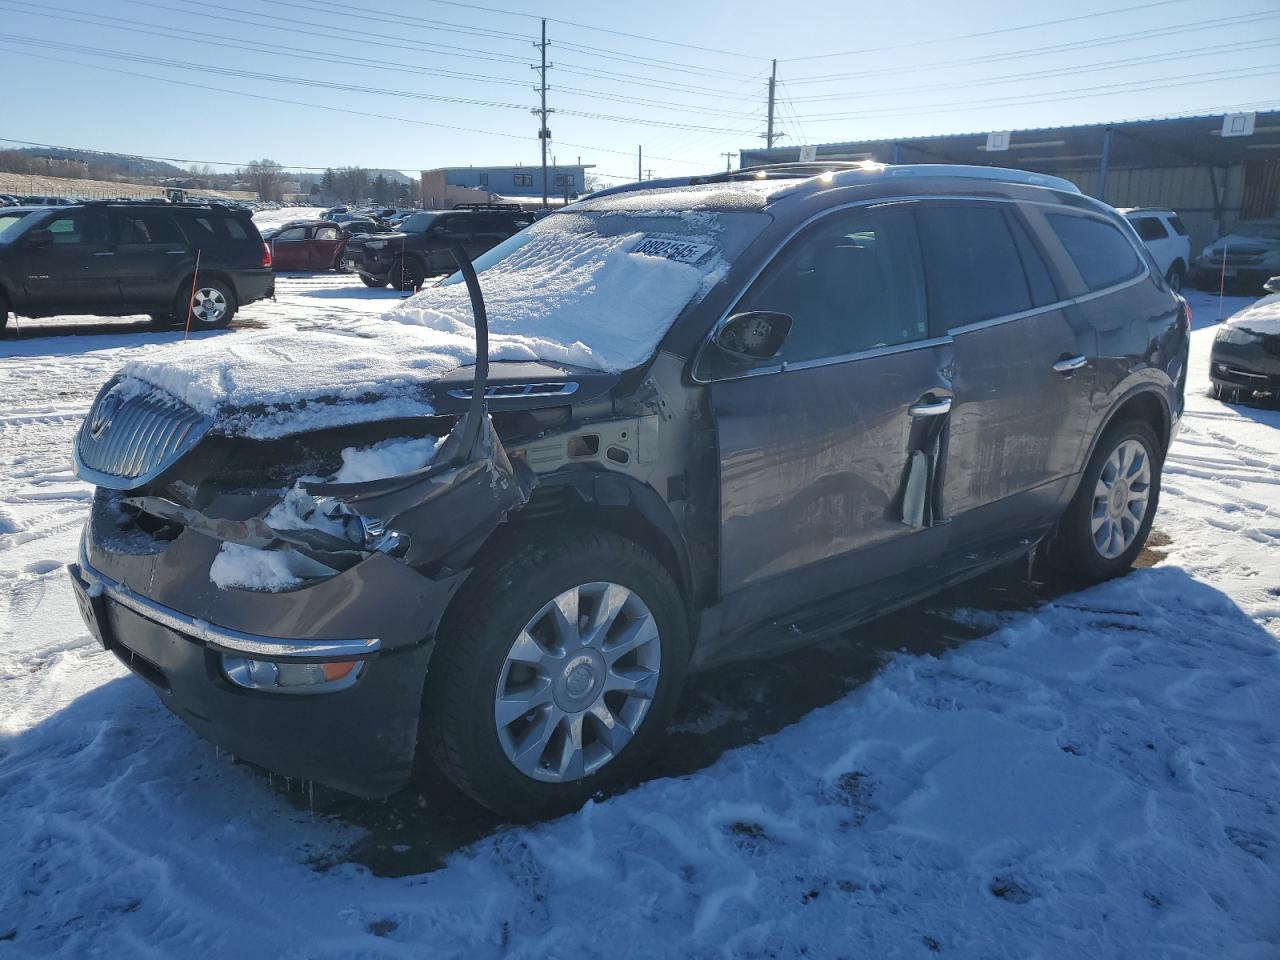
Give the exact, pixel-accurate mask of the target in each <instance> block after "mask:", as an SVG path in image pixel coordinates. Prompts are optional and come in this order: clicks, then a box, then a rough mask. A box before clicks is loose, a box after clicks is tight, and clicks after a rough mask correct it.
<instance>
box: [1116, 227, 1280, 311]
mask: <svg viewBox="0 0 1280 960" xmlns="http://www.w3.org/2000/svg"><path fill="white" fill-rule="evenodd" d="M1120 212H1121V213H1122V214H1124V216H1125V219H1127V220H1128V221H1129V223H1130V225H1131V226H1132V227H1133V229H1134V230H1135V231H1136V232H1137V234H1138V236H1139V237H1140V238H1141V239H1142V242H1143V244H1144V245H1145V246H1146V248H1147V250H1148V251H1149V252H1150V254H1151V258H1152V259H1153V260H1155V262H1156V265H1157V266H1158V267H1159V268H1160V270H1161V272H1162V273H1164V276H1165V279H1166V280H1168V281H1169V285H1170V286H1171V287H1173V288H1174V289H1175V290H1181V289H1182V287H1183V285H1184V284H1190V285H1191V286H1193V287H1196V288H1197V289H1202V290H1217V289H1218V288H1219V287H1220V286H1225V287H1230V288H1232V289H1233V290H1235V289H1239V290H1243V291H1244V292H1247V293H1258V292H1259V291H1260V289H1261V287H1262V286H1263V284H1265V283H1266V282H1267V281H1268V280H1269V279H1270V278H1272V277H1274V276H1276V275H1278V274H1280V220H1275V219H1273V220H1241V221H1240V222H1238V223H1236V225H1235V226H1233V227H1232V228H1231V229H1230V230H1229V231H1227V233H1226V234H1224V235H1223V236H1221V237H1219V238H1218V239H1217V240H1214V241H1213V243H1211V244H1209V245H1208V246H1207V247H1205V248H1204V249H1203V250H1202V251H1200V254H1199V256H1196V257H1192V255H1191V238H1190V236H1188V234H1187V228H1186V227H1185V226H1184V225H1183V223H1182V219H1181V218H1180V217H1179V216H1178V215H1177V214H1176V213H1175V212H1174V211H1173V210H1170V209H1168V208H1167V207H1131V208H1127V209H1121V210H1120Z"/></svg>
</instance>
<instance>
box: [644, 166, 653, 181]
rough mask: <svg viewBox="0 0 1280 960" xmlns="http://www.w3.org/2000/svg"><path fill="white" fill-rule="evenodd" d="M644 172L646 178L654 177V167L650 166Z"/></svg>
mask: <svg viewBox="0 0 1280 960" xmlns="http://www.w3.org/2000/svg"><path fill="white" fill-rule="evenodd" d="M644 173H645V177H644V178H645V179H646V180H652V179H653V167H650V168H649V169H648V170H646V171H645V172H644Z"/></svg>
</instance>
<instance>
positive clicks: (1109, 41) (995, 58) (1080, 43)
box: [791, 11, 1280, 86]
mask: <svg viewBox="0 0 1280 960" xmlns="http://www.w3.org/2000/svg"><path fill="white" fill-rule="evenodd" d="M1277 17H1280V11H1268V12H1265V13H1257V14H1241V15H1240V16H1236V17H1219V18H1213V19H1209V20H1197V21H1194V22H1192V23H1183V24H1175V25H1172V26H1168V27H1152V28H1148V29H1144V30H1138V31H1135V32H1132V33H1124V34H1112V35H1110V36H1107V37H1098V38H1094V39H1089V40H1072V41H1068V42H1065V43H1057V44H1050V45H1048V46H1043V47H1030V48H1026V49H1022V50H1017V51H1012V52H1009V53H997V54H983V55H981V56H972V57H959V58H952V59H950V60H934V61H930V62H926V63H913V64H912V65H911V70H912V72H913V73H914V72H919V71H921V70H937V69H941V68H943V67H954V66H963V65H966V64H973V63H998V62H1002V61H1005V60H1022V59H1025V58H1027V57H1039V56H1045V55H1047V54H1053V53H1067V52H1074V51H1076V50H1086V49H1090V48H1093V47H1105V46H1110V45H1113V44H1117V43H1130V42H1132V41H1134V40H1150V39H1154V38H1156V37H1167V36H1176V35H1177V34H1180V33H1192V32H1196V31H1199V30H1211V29H1216V28H1218V27H1229V26H1239V25H1240V24H1245V23H1256V22H1258V21H1261V20H1273V19H1275V18H1277ZM883 75H884V70H883V68H879V69H867V70H861V71H856V72H853V73H828V74H822V75H810V76H805V77H793V78H792V79H791V84H792V85H793V86H798V85H800V84H806V83H827V82H830V81H832V80H855V79H860V78H863V77H879V76H883Z"/></svg>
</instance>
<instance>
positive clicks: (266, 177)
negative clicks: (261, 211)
mask: <svg viewBox="0 0 1280 960" xmlns="http://www.w3.org/2000/svg"><path fill="white" fill-rule="evenodd" d="M283 171H284V167H282V166H280V164H278V163H276V162H275V161H274V160H254V161H253V162H252V163H251V164H249V165H248V166H247V167H245V168H244V170H242V171H241V174H242V176H243V177H244V179H245V180H247V181H248V182H249V188H250V189H251V190H256V191H257V193H258V199H259V200H283V199H284V197H283V195H282V191H281V189H280V186H281V184H282V183H283V181H284V177H283V176H281V174H282V173H283Z"/></svg>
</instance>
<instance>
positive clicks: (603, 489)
mask: <svg viewBox="0 0 1280 960" xmlns="http://www.w3.org/2000/svg"><path fill="white" fill-rule="evenodd" d="M557 523H569V524H573V525H574V526H586V527H597V528H599V529H603V530H608V531H610V532H612V533H616V534H618V535H619V536H622V537H625V538H627V539H628V540H631V541H633V542H635V543H637V544H638V545H639V546H641V547H643V548H644V549H645V550H647V551H648V552H649V553H651V554H652V555H653V556H654V557H655V558H656V559H657V560H658V562H659V563H661V564H662V565H663V566H664V567H665V568H666V570H667V572H668V573H669V574H670V575H671V578H672V579H673V580H674V581H675V582H676V586H677V587H678V588H679V590H680V595H681V598H682V600H683V601H684V603H685V605H686V607H688V608H689V609H692V607H693V604H694V598H695V596H696V595H697V591H696V590H695V585H694V583H693V574H692V564H691V562H690V558H689V548H688V544H687V542H686V541H685V538H684V535H683V534H682V533H681V531H680V528H679V527H678V526H677V524H676V521H675V517H674V516H672V513H671V510H670V508H669V507H668V506H667V504H666V501H664V500H663V499H662V497H661V496H659V495H658V493H657V491H655V490H654V489H653V488H652V487H650V486H648V485H646V484H644V483H641V482H640V481H639V480H636V479H634V478H632V477H629V476H626V475H625V474H621V473H615V472H613V471H610V470H592V469H572V468H570V469H565V470H560V471H556V472H554V473H550V474H545V475H543V476H540V477H539V478H538V485H537V486H536V487H535V488H534V490H533V495H532V496H531V497H530V498H529V502H528V503H527V504H525V505H524V507H522V508H521V509H520V510H518V511H516V512H515V513H513V514H511V516H510V517H509V518H508V522H507V523H505V524H503V525H502V526H501V527H499V528H498V531H497V532H495V533H494V535H493V536H492V537H491V538H490V540H489V542H488V543H486V544H485V545H484V546H483V547H481V549H480V550H479V551H478V552H477V554H476V557H477V559H480V558H481V557H483V556H484V555H485V554H491V553H492V551H493V550H494V549H495V548H498V549H500V548H501V545H502V544H503V543H504V542H505V541H507V540H508V539H509V538H510V537H512V536H514V535H518V534H520V533H522V532H524V531H526V530H527V529H528V528H529V527H530V526H532V525H554V524H557Z"/></svg>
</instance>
